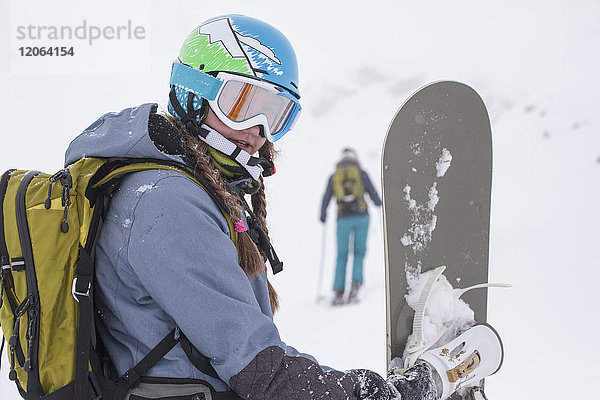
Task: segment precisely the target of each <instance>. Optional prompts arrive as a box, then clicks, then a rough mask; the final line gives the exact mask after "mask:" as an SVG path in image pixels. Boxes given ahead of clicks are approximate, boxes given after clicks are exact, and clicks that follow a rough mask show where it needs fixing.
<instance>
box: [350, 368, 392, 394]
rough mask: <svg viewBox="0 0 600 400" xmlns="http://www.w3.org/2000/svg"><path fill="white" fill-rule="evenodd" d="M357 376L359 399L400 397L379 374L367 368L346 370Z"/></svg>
mask: <svg viewBox="0 0 600 400" xmlns="http://www.w3.org/2000/svg"><path fill="white" fill-rule="evenodd" d="M348 372H351V373H353V374H354V375H355V376H356V377H357V378H358V383H359V386H360V388H359V390H358V391H357V395H358V398H359V399H360V400H394V399H400V393H398V391H397V390H396V388H395V387H394V386H392V385H390V384H389V383H388V382H387V381H386V380H385V379H383V377H382V376H381V375H379V374H378V373H376V372H373V371H370V370H368V369H353V370H351V371H348Z"/></svg>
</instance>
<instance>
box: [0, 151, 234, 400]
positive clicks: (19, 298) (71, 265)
mask: <svg viewBox="0 0 600 400" xmlns="http://www.w3.org/2000/svg"><path fill="white" fill-rule="evenodd" d="M182 168H183V166H181V165H179V164H178V165H173V164H169V163H168V162H165V161H154V160H132V159H108V160H107V159H100V158H84V159H81V160H79V161H77V162H75V163H73V164H72V165H70V166H69V167H67V168H65V169H62V170H60V171H59V172H57V173H56V174H54V175H49V174H44V173H40V172H38V171H25V170H9V171H7V172H5V173H4V174H3V175H2V178H1V180H0V256H1V265H2V271H1V285H0V286H1V291H2V292H1V296H0V324H1V326H2V331H3V338H2V341H3V346H4V340H5V339H6V340H7V341H8V358H9V362H10V373H9V378H10V379H11V380H13V381H15V383H16V384H17V388H18V390H19V393H20V394H21V396H22V397H23V398H25V399H28V400H29V399H41V398H44V399H46V400H63V399H77V400H89V399H100V398H102V399H123V398H124V397H125V395H126V394H127V392H128V391H129V390H130V389H131V388H134V387H136V385H137V384H138V383H139V382H140V378H141V377H143V376H144V374H145V373H146V372H147V371H148V370H149V369H150V368H151V367H152V366H153V365H154V364H156V362H158V361H159V360H160V359H162V358H163V357H164V355H166V353H167V352H169V351H170V350H171V349H172V348H173V346H175V345H176V344H178V343H179V344H181V346H182V347H183V348H184V350H185V351H186V354H188V353H189V354H188V357H189V358H190V361H192V363H194V365H195V366H196V367H197V368H199V369H200V370H201V371H202V372H204V373H207V374H209V375H211V376H214V377H217V378H218V375H216V372H214V369H212V367H211V366H210V364H209V363H208V361H207V360H203V359H199V358H197V357H195V356H193V355H192V351H191V348H192V346H191V344H190V343H189V341H188V340H187V338H185V335H183V333H182V332H179V330H178V329H174V330H173V331H172V332H170V333H169V334H168V335H167V336H166V337H165V338H164V339H163V340H162V341H161V342H160V343H159V344H157V346H156V347H155V348H154V349H153V350H152V351H151V352H150V353H149V354H148V355H147V356H146V357H145V358H144V359H143V360H142V361H141V362H140V363H139V364H138V365H136V366H135V367H133V368H132V369H131V370H129V371H127V373H125V374H124V375H123V376H120V377H119V376H117V374H116V372H115V370H114V367H113V366H112V363H111V362H110V360H109V359H108V356H107V355H106V352H105V351H104V350H103V347H102V343H101V341H100V340H99V338H98V336H97V334H96V328H95V325H96V324H98V323H101V322H100V321H99V320H97V319H95V314H96V313H95V309H94V304H93V291H94V253H95V245H96V241H97V238H98V233H99V232H100V229H101V226H102V220H103V214H104V212H105V210H107V209H108V205H109V202H110V197H111V196H110V194H111V193H112V192H113V191H114V190H116V188H117V185H118V183H119V180H120V178H121V177H123V176H124V175H125V174H127V173H130V172H135V171H141V170H147V169H169V170H174V171H177V172H180V173H183V174H185V175H186V176H188V177H189V178H190V179H192V180H194V181H195V182H196V183H197V184H199V185H201V186H202V187H203V188H204V189H205V190H206V191H207V192H208V193H209V194H210V195H211V197H212V198H213V200H215V202H216V204H217V205H218V206H219V208H220V209H221V211H222V213H223V215H224V216H225V218H226V220H227V223H228V224H229V225H230V229H229V230H230V232H231V240H232V241H233V242H234V244H236V241H237V236H236V233H235V229H234V228H233V223H232V222H231V218H229V216H228V214H227V213H226V212H225V211H224V210H225V208H224V206H223V205H222V203H219V201H218V196H216V194H214V193H212V192H211V191H210V190H209V188H207V186H206V185H203V184H202V182H201V181H200V180H199V179H198V178H197V177H195V176H194V175H193V172H192V171H188V170H183V169H182ZM134 397H135V396H133V397H132V398H134ZM135 398H143V397H135ZM178 398H182V399H184V398H185V399H187V398H188V397H178ZM189 398H190V399H192V398H195V397H192V396H190V397H189ZM198 398H201V397H198Z"/></svg>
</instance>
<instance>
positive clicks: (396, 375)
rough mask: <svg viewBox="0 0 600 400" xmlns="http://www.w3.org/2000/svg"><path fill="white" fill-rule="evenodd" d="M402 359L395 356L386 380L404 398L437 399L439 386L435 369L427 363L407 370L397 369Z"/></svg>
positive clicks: (409, 399) (408, 399) (410, 399)
mask: <svg viewBox="0 0 600 400" xmlns="http://www.w3.org/2000/svg"><path fill="white" fill-rule="evenodd" d="M401 365H402V360H400V359H399V358H395V359H393V360H392V361H391V362H390V368H389V369H388V377H387V380H386V382H387V383H388V384H389V385H390V386H392V387H394V388H395V389H396V390H397V391H398V392H399V393H400V396H401V398H402V399H404V400H412V399H419V400H436V399H437V398H438V396H437V388H436V384H435V381H434V379H433V371H432V369H431V366H430V365H429V364H427V363H422V364H417V365H415V366H413V367H411V368H408V369H406V370H404V369H397V368H399V366H401Z"/></svg>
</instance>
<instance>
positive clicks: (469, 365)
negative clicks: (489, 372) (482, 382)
mask: <svg viewBox="0 0 600 400" xmlns="http://www.w3.org/2000/svg"><path fill="white" fill-rule="evenodd" d="M480 361H481V359H480V358H479V354H478V353H473V355H472V356H471V357H469V358H467V359H466V360H465V361H463V362H461V363H460V364H458V365H457V366H456V367H454V368H452V369H450V370H448V371H446V374H447V375H448V380H449V381H450V382H452V383H454V382H458V380H459V379H464V378H466V377H467V376H468V375H469V374H470V373H471V372H473V370H474V369H475V368H477V366H478V365H479V362H480Z"/></svg>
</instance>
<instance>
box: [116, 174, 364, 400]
mask: <svg viewBox="0 0 600 400" xmlns="http://www.w3.org/2000/svg"><path fill="white" fill-rule="evenodd" d="M132 215H133V221H131V230H130V238H129V245H128V251H127V257H128V261H129V264H130V265H131V266H132V268H133V269H134V271H135V273H136V275H137V276H138V277H139V279H140V281H141V283H142V284H143V286H144V288H145V289H146V291H147V292H148V294H149V295H150V296H151V297H152V298H153V300H154V301H155V302H156V303H157V305H158V306H159V307H160V308H161V309H162V310H164V311H165V313H166V314H168V315H169V316H170V317H172V319H173V320H174V321H175V323H176V324H177V325H178V326H179V327H180V328H181V330H182V331H183V332H184V333H185V334H186V336H187V337H188V338H189V339H190V341H191V342H192V343H193V344H194V346H195V347H196V348H197V349H198V351H199V352H200V353H202V354H203V355H204V356H206V357H208V358H209V359H210V362H211V364H212V366H213V367H214V369H215V371H216V372H217V373H218V374H219V376H220V378H221V379H222V380H223V381H224V382H226V383H228V384H229V386H230V387H231V388H232V389H233V390H234V391H235V392H237V393H238V395H240V396H242V397H245V398H253V399H289V398H295V399H316V398H323V399H329V398H330V399H353V398H355V397H354V396H355V394H354V390H355V385H356V377H355V376H354V375H353V374H346V373H343V372H340V371H333V370H332V371H327V372H326V371H324V370H323V368H321V366H320V365H319V364H318V363H317V362H316V360H315V359H314V358H312V357H311V356H309V355H306V354H302V353H298V352H297V351H296V350H294V349H293V348H292V347H288V346H287V345H286V344H285V343H284V342H282V340H281V339H280V337H279V332H278V330H277V327H276V326H275V324H274V322H273V318H272V316H271V315H270V314H268V313H265V312H264V310H261V307H260V304H259V302H258V301H257V297H256V294H255V293H254V291H253V287H252V284H251V282H250V280H249V279H248V277H247V276H246V274H245V273H244V271H243V270H242V269H241V267H240V266H239V264H238V253H237V249H236V247H235V246H234V244H233V243H232V241H231V240H230V238H229V231H228V227H227V224H226V221H225V219H224V218H223V215H222V214H221V213H220V211H219V210H218V208H217V206H216V205H215V204H214V202H213V200H212V199H211V198H210V196H209V195H208V194H207V193H206V192H205V191H204V190H203V189H202V188H200V187H198V186H197V185H196V184H195V183H193V182H191V181H190V180H189V179H187V178H186V177H184V176H183V175H178V174H176V176H175V175H170V176H168V177H166V178H164V179H161V180H158V181H157V182H155V183H154V184H153V185H152V186H151V187H149V188H146V189H145V190H144V193H143V194H142V195H141V196H139V201H138V202H137V204H136V205H135V210H134V212H133V214H132ZM314 393H321V394H322V396H321V397H314V396H315V394H314ZM327 393H328V394H327Z"/></svg>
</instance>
